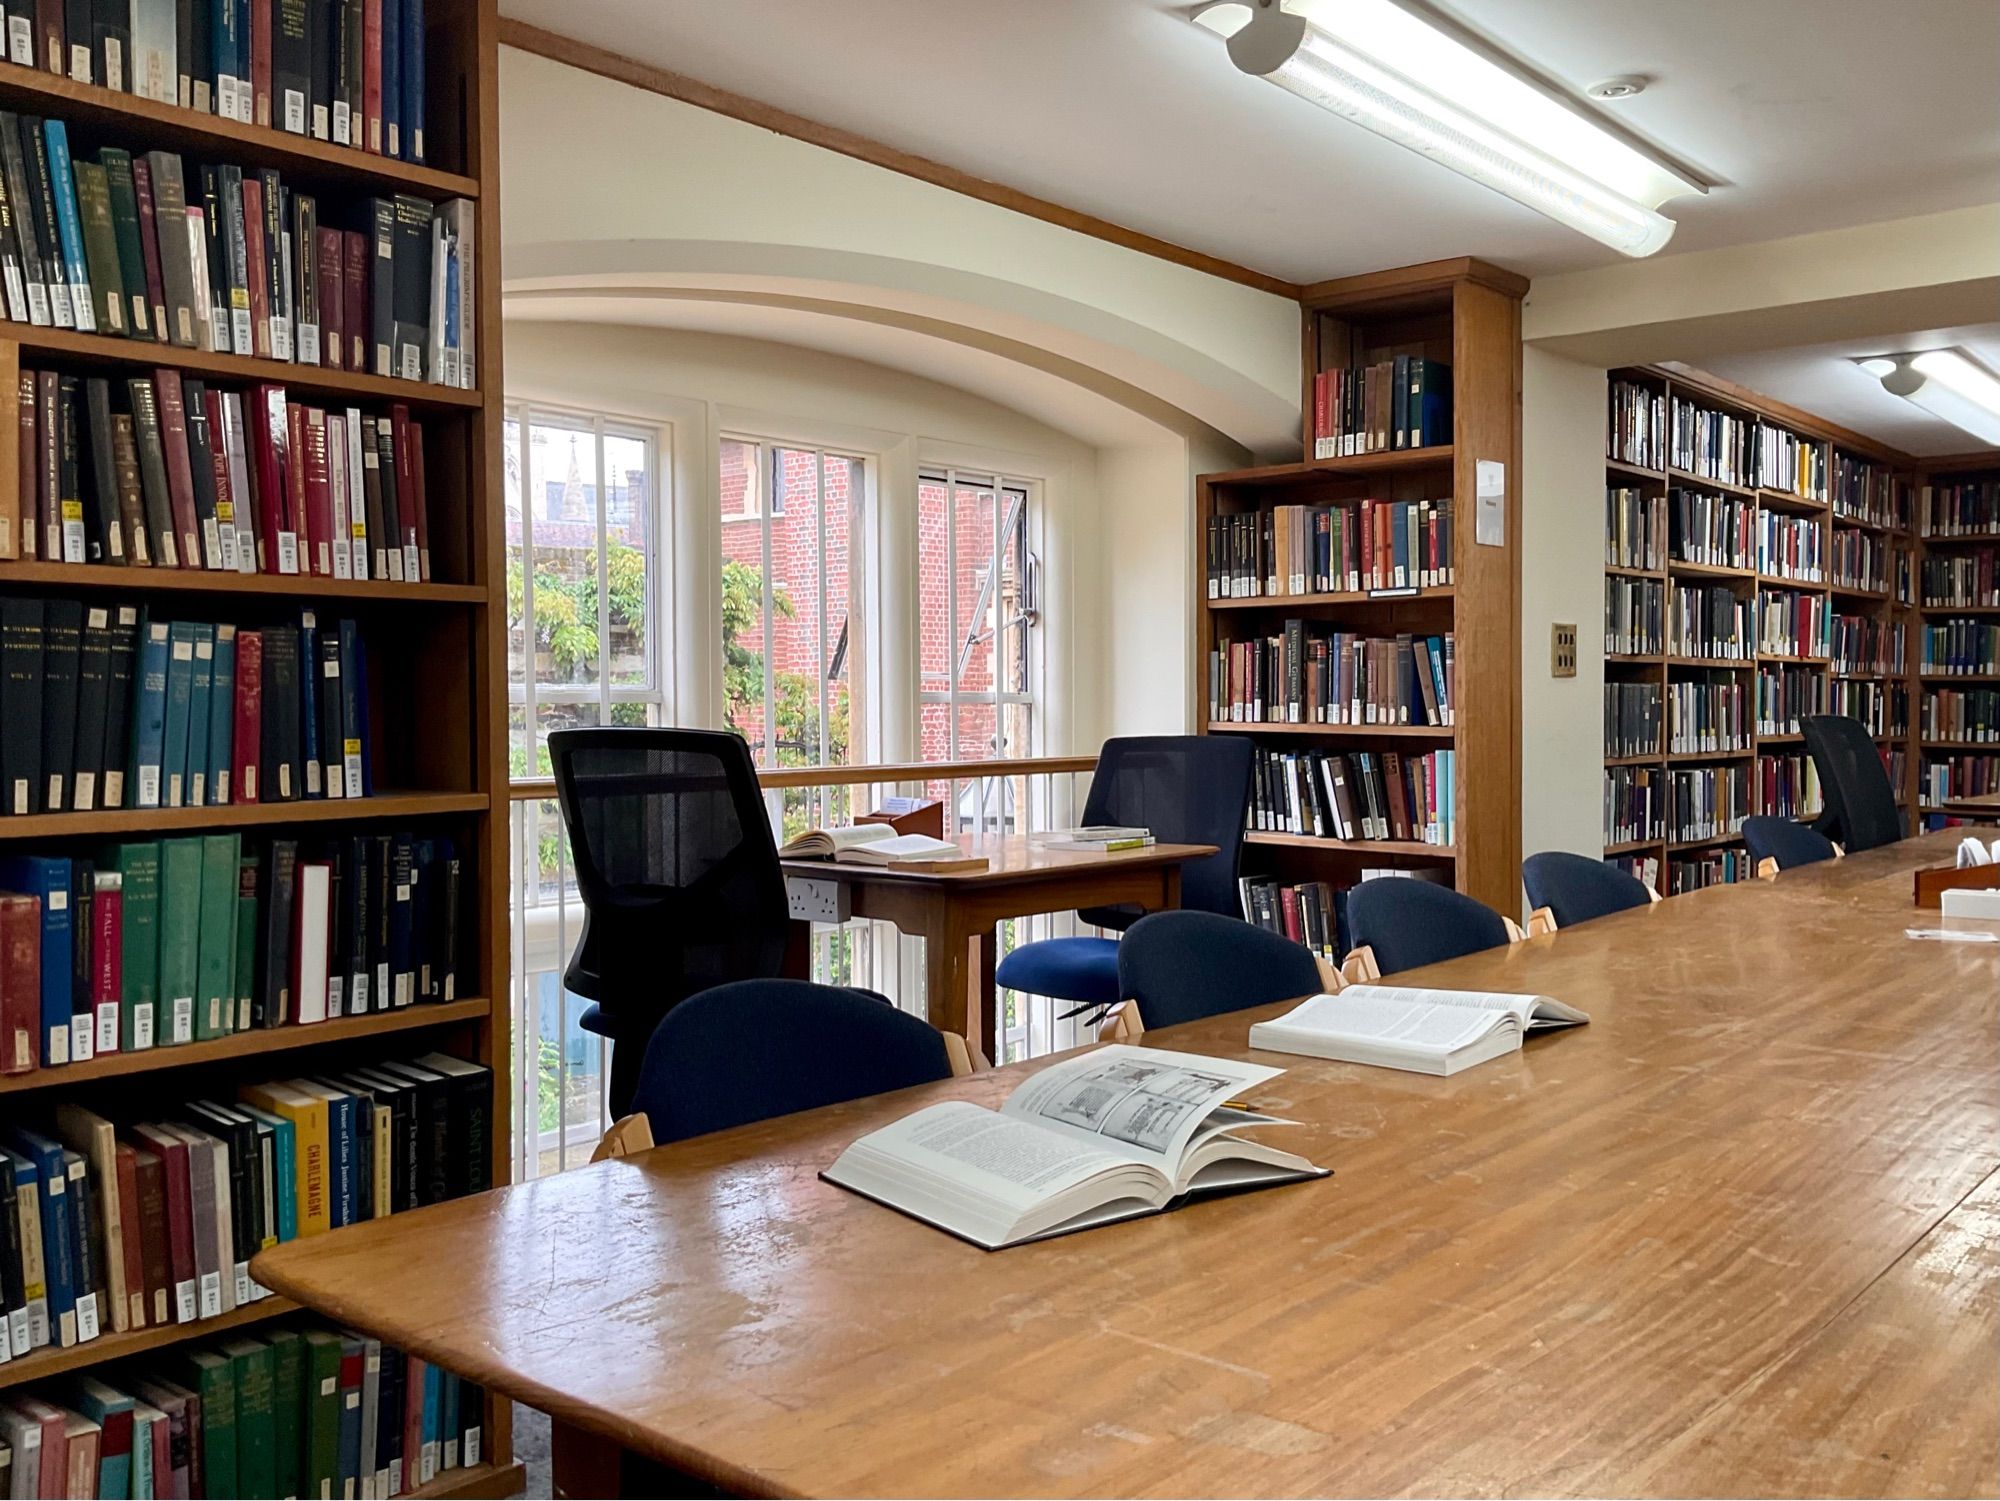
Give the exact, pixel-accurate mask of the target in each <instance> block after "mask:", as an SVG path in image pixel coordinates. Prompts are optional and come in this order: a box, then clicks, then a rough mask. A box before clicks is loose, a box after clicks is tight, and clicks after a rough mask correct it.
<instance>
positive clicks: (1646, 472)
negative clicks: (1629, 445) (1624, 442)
mask: <svg viewBox="0 0 2000 1501" xmlns="http://www.w3.org/2000/svg"><path fill="white" fill-rule="evenodd" d="M1604 467H1605V469H1606V470H1607V471H1609V472H1610V473H1612V474H1622V475H1625V476H1627V477H1629V478H1631V479H1637V480H1651V481H1652V482H1653V483H1654V484H1657V485H1664V484H1665V483H1666V482H1667V471H1666V470H1664V469H1648V468H1647V467H1646V466H1645V465H1644V464H1631V463H1627V462H1626V461H1625V460H1624V459H1614V458H1612V457H1611V455H1610V454H1606V455H1605V456H1604Z"/></svg>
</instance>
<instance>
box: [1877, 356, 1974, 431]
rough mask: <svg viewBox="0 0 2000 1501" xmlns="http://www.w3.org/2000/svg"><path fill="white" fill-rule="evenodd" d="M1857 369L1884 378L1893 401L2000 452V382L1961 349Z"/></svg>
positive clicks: (1883, 361)
mask: <svg viewBox="0 0 2000 1501" xmlns="http://www.w3.org/2000/svg"><path fill="white" fill-rule="evenodd" d="M1855 363H1857V364H1858V365H1860V366H1861V368H1862V369H1863V370H1866V371H1867V372H1868V373H1869V374H1870V375H1873V376H1875V377H1876V378H1878V379H1879V380H1880V381H1881V382H1882V389H1883V390H1885V391H1887V392H1888V393H1889V394H1890V395H1892V396H1900V397H1902V398H1903V399H1904V400H1905V401H1908V402H1912V403H1914V404H1915V405H1917V406H1920V407H1922V408H1923V409H1924V410H1925V411H1927V412H1929V413H1930V414H1931V415H1932V416H1933V417H1937V418H1940V419H1942V420H1943V421H1946V422H1949V423H1950V424H1951V425H1952V426H1953V427H1956V428H1961V429H1963V430H1964V431H1966V432H1968V433H1971V434H1972V436H1973V437H1975V438H1977V439H1979V441H1980V442H1982V443H1991V444H1994V445H1996V446H2000V378H1996V377H1995V376H1994V374H1993V372H1992V371H1990V370H1988V369H1987V368H1986V367H1985V366H1983V365H1979V364H1975V363H1974V362H1973V361H1972V360H1969V359H1967V358H1966V357H1965V356H1964V355H1963V354H1961V353H1959V352H1958V351H1957V350H1956V349H1932V350H1927V351H1925V352H1924V353H1923V354H1904V355H1896V356H1893V357H1887V356H1885V357H1878V358H1875V359H1868V360H1857V361H1856V362H1855Z"/></svg>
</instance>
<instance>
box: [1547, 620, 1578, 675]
mask: <svg viewBox="0 0 2000 1501" xmlns="http://www.w3.org/2000/svg"><path fill="white" fill-rule="evenodd" d="M1549 636H1550V640H1549V676H1550V677H1558V678H1573V677H1575V676H1576V627H1575V626H1574V625H1563V624H1556V625H1553V626H1551V627H1550V628H1549Z"/></svg>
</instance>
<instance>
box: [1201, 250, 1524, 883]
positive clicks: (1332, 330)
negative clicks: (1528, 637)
mask: <svg viewBox="0 0 2000 1501" xmlns="http://www.w3.org/2000/svg"><path fill="white" fill-rule="evenodd" d="M1526 290H1527V283H1526V282H1525V281H1524V280H1522V279H1521V278H1519V277H1516V276H1514V275H1512V274H1510V273H1508V272H1505V271H1502V270H1500V269H1499V268H1497V267H1493V266H1489V265H1486V264H1485V263H1483V262H1480V261H1476V260H1471V259H1461V260H1452V261H1439V262H1432V263H1428V264H1425V265H1420V266H1411V267H1407V268H1404V269H1401V270H1396V271H1387V272H1380V273H1374V274H1371V275H1366V276H1356V277H1348V278H1344V279H1342V280H1338V281H1330V282H1324V283H1321V284H1318V285H1316V286H1312V287H1308V288H1307V289H1306V292H1305V295H1304V297H1303V299H1302V301H1303V308H1304V329H1303V336H1304V355H1305V358H1304V371H1305V381H1304V387H1303V390H1302V393H1301V411H1302V416H1303V423H1302V426H1303V429H1304V432H1305V452H1304V455H1303V456H1302V458H1301V460H1300V461H1299V462H1297V463H1293V464H1277V465H1271V466H1267V467H1264V468H1258V469H1248V470H1239V471H1235V472H1231V473H1221V474H1209V475H1204V476H1202V477H1201V479H1200V482H1199V485H1198V497H1197V512H1198V517H1197V527H1198V532H1199V535H1198V538H1197V546H1200V545H1201V544H1202V539H1203V538H1205V537H1206V536H1207V534H1208V530H1209V523H1210V521H1211V520H1212V519H1214V518H1217V517H1229V516H1237V515H1246V514H1247V515H1256V516H1259V517H1260V518H1261V517H1262V515H1263V514H1264V513H1268V512H1269V511H1271V509H1272V508H1273V507H1276V506H1281V505H1284V506H1289V505H1305V506H1314V507H1332V508H1338V509H1341V510H1343V511H1345V512H1347V513H1350V514H1352V513H1354V512H1355V511H1356V510H1357V508H1358V507H1359V505H1360V503H1361V502H1362V501H1363V500H1364V499H1374V500H1378V501H1389V502H1404V501H1423V500H1437V499H1441V498H1445V497H1449V498H1450V499H1451V500H1452V502H1453V531H1452V537H1451V558H1452V563H1453V566H1454V578H1453V581H1452V582H1451V583H1450V584H1446V585H1434V586H1430V587H1422V586H1416V585H1410V586H1405V587H1400V588H1379V589H1368V588H1363V589H1361V590H1358V591H1346V590H1341V591H1335V592H1322V593H1304V594H1278V595H1259V596H1253V597H1248V598H1214V599H1212V598H1209V597H1207V592H1208V591H1207V588H1206V584H1205V581H1202V582H1200V583H1198V588H1199V589H1200V590H1201V595H1202V597H1201V598H1200V599H1199V600H1198V601H1197V609H1196V612H1195V613H1196V658H1197V662H1198V664H1199V665H1198V672H1199V673H1200V674H1201V675H1202V678H1203V681H1202V685H1201V691H1200V693H1199V694H1198V696H1197V698H1198V703H1199V704H1200V705H1201V706H1202V707H1201V711H1200V712H1201V713H1202V714H1203V716H1204V717H1203V720H1202V723H1201V726H1200V728H1201V731H1202V733H1205V734H1226V735H1245V736H1248V737H1250V738H1252V739H1253V740H1255V741H1256V742H1257V744H1258V745H1259V746H1261V747H1264V748H1267V749H1270V750H1274V751H1310V750H1324V751H1328V752H1334V753H1351V752H1356V751H1360V752H1374V753H1380V754H1384V755H1386V754H1388V753H1390V752H1395V753H1397V754H1398V756H1399V757H1400V756H1401V755H1403V754H1409V755H1413V756H1421V755H1423V754H1425V753H1426V752H1429V751H1433V750H1449V751H1452V752H1453V753H1454V757H1453V759H1454V761H1455V763H1456V767H1455V783H1456V807H1455V817H1454V822H1455V826H1456V838H1455V840H1454V841H1453V842H1451V843H1449V844H1442V843H1425V842H1422V841H1420V840H1400V841H1399V840H1367V839H1364V840H1358V841H1343V840H1337V839H1330V838H1324V837H1318V836H1315V835H1309V834H1296V833H1278V832H1270V831H1259V830H1255V829H1253V830H1252V831H1251V832H1250V833H1249V834H1248V835H1247V836H1246V845H1245V852H1244V870H1245V874H1246V875H1249V876H1253V877H1256V876H1271V877H1274V878H1276V879H1278V880H1279V881H1281V882H1284V883H1299V882H1319V881H1323V882H1326V883H1328V884H1329V885H1330V886H1332V887H1333V888H1335V889H1336V890H1338V889H1342V888H1345V887H1348V886H1351V885H1352V884H1353V883H1354V882H1355V881H1356V880H1357V879H1359V877H1360V874H1361V872H1362V871H1363V870H1364V869H1371V868H1396V869H1423V870H1429V871H1433V872H1438V873H1440V874H1441V876H1442V878H1443V879H1445V880H1447V881H1448V882H1449V884H1451V885H1453V886H1455V887H1456V888H1457V889H1458V890H1460V891H1464V892H1467V893H1469V894H1471V895H1473V896H1476V897H1478V898H1479V899H1480V900H1481V901H1484V902H1486V903H1487V904H1488V905H1490V906H1493V907H1495V908H1498V909H1499V910H1501V911H1504V912H1513V911H1514V910H1515V909H1516V908H1517V907H1518V906H1519V904H1520V859H1521V821H1520V781H1521V779H1520V758H1521V748H1520V747H1521V726H1520V687H1519V685H1520V602H1519V596H1520V549H1519V537H1520V518H1519V515H1518V506H1517V505H1516V503H1515V500H1516V495H1517V493H1518V491H1517V486H1518V482H1519V474H1520V389H1521V376H1520V370H1521V336H1520V299H1521V297H1522V295H1523V294H1524V293H1525V291H1526ZM1396 356H1406V357H1414V358H1422V359H1426V360H1430V361H1433V362H1437V363H1441V364H1444V365H1448V366H1449V367H1450V372H1451V374H1450V381H1451V422H1450V431H1449V433H1448V434H1446V435H1444V436H1445V437H1446V439H1447V441H1443V442H1435V441H1434V442H1432V443H1431V444H1430V445H1429V446H1425V447H1413V448H1397V447H1394V446H1390V447H1387V448H1383V449H1378V450H1377V451H1371V452H1365V453H1361V454H1356V455H1350V456H1348V457H1343V458H1315V457H1313V453H1314V442H1313V439H1314V400H1313V397H1314V381H1315V377H1316V376H1318V375H1319V374H1320V373H1321V372H1324V371H1333V370H1340V369H1346V368H1349V367H1355V366H1367V365H1370V364H1375V363H1377V362H1385V361H1390V360H1393V359H1394V358H1395V357H1396ZM1482 464H1483V465H1485V466H1486V468H1485V473H1486V475H1487V477H1488V485H1487V488H1488V493H1489V499H1488V501H1487V504H1486V508H1485V517H1486V520H1485V523H1484V527H1485V528H1486V529H1487V534H1488V535H1490V536H1492V537H1494V538H1495V539H1496V540H1494V541H1491V542H1483V541H1479V540H1477V539H1476V537H1475V525H1476V523H1475V518H1476V516H1477V515H1478V514H1479V512H1478V499H1477V496H1478V488H1479V483H1478V479H1479V474H1480V472H1481V466H1482ZM1288 620H1302V621H1304V622H1305V624H1306V627H1307V629H1308V630H1339V631H1355V632H1361V633H1366V634H1368V635H1370V636H1390V637H1393V636H1396V635H1397V634H1399V633H1411V634H1413V635H1416V636H1420V637H1421V636H1443V635H1446V634H1449V635H1450V636H1451V637H1452V638H1453V642H1454V646H1455V652H1456V664H1455V668H1454V672H1453V678H1454V692H1455V697H1456V702H1455V705H1454V714H1453V722H1452V724H1450V725H1449V726H1428V725H1423V726H1419V725H1402V724H1396V725H1390V724H1367V723H1362V724H1326V723H1293V722H1278V721H1276V720H1273V719H1271V718H1270V716H1269V715H1267V716H1266V721H1265V722H1262V723H1246V722H1241V721H1236V720H1232V719H1229V718H1227V717H1225V715H1226V711H1225V715H1215V716H1211V715H1209V714H1208V712H1207V711H1208V706H1209V704H1210V702H1211V694H1212V689H1211V686H1210V676H1209V675H1210V674H1211V673H1212V672H1213V671H1214V663H1213V661H1212V653H1213V652H1214V651H1215V649H1216V646H1217V643H1218V642H1222V641H1245V640H1249V639H1257V638H1269V637H1272V636H1276V635H1279V634H1280V633H1281V632H1282V630H1283V627H1284V623H1285V622H1286V621H1288Z"/></svg>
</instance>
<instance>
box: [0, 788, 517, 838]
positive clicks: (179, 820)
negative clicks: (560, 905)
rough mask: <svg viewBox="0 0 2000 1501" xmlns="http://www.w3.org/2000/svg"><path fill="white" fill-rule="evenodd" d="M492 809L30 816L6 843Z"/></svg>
mask: <svg viewBox="0 0 2000 1501" xmlns="http://www.w3.org/2000/svg"><path fill="white" fill-rule="evenodd" d="M486 807H487V797H486V794H485V793H483V792H383V793H377V794H376V795H375V796H374V797H336V798H315V799H309V800H301V801H296V802H289V803H224V804H222V805H221V806H219V807H202V808H114V809H109V810H107V811H104V812H97V813H27V814H22V815H19V816H16V817H12V818H0V843H4V842H7V841H11V840H17V839H63V838H87V839H94V838H105V837H111V836H116V835H125V834H139V835H148V836H150V835H153V834H173V833H180V832H185V831H190V830H194V829H261V828H269V827H271V826H273V825H276V824H295V823H337V822H342V821H346V820H350V819H370V820H380V819H388V818H435V817H439V816H441V815H446V814H452V813H483V812H485V811H486Z"/></svg>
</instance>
